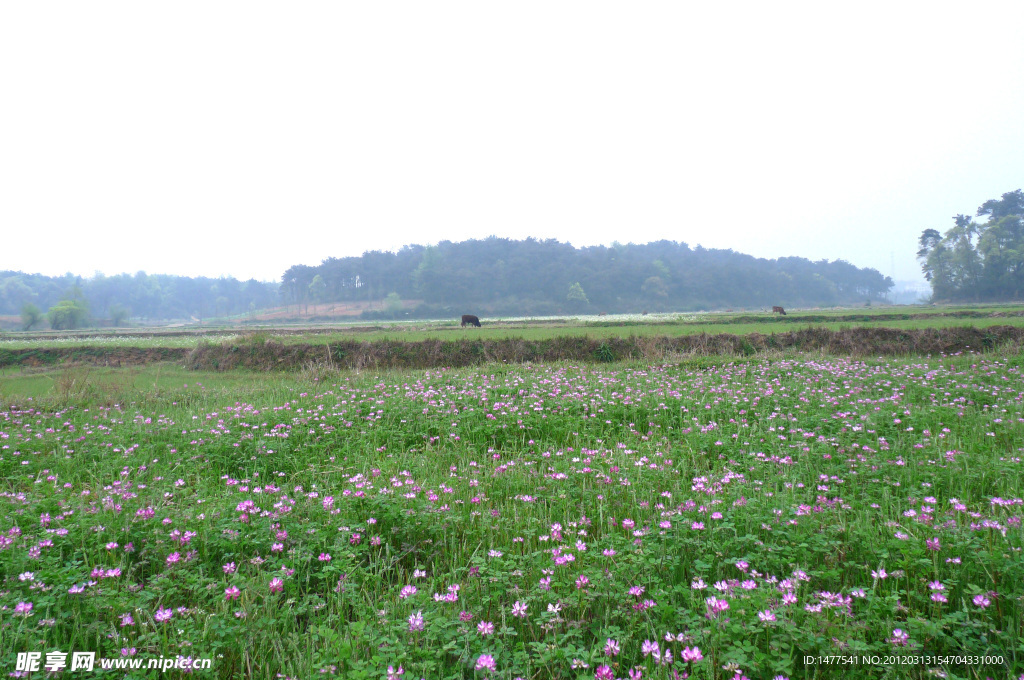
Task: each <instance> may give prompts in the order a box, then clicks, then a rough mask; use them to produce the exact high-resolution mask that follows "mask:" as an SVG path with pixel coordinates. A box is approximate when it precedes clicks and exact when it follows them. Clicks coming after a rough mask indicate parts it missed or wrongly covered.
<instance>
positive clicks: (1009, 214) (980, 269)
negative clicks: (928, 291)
mask: <svg viewBox="0 0 1024 680" xmlns="http://www.w3.org/2000/svg"><path fill="white" fill-rule="evenodd" d="M975 217H984V218H985V221H984V222H978V221H977V220H975V219H974V218H972V217H968V216H966V215H956V216H954V217H953V226H952V227H951V228H950V229H948V230H947V231H946V233H945V234H941V233H939V231H938V230H936V229H925V230H924V232H922V233H921V238H920V241H919V245H920V250H918V251H917V257H918V260H919V261H920V262H921V269H922V271H923V272H924V276H925V278H926V279H927V280H928V281H929V282H930V283H931V286H932V297H933V299H935V300H938V301H960V302H982V301H995V300H1020V299H1021V297H1022V295H1024V193H1022V192H1021V190H1020V189H1017V190H1016V191H1010V192H1007V193H1005V194H1003V195H1002V198H998V199H996V198H994V199H991V200H988V201H985V202H984V203H982V204H981V207H979V208H978V211H977V214H976V215H975Z"/></svg>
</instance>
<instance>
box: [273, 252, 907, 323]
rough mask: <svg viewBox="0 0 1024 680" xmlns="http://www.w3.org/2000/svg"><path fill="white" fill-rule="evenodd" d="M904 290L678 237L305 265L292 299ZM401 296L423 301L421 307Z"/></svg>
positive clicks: (538, 304) (471, 305) (801, 296)
mask: <svg viewBox="0 0 1024 680" xmlns="http://www.w3.org/2000/svg"><path fill="white" fill-rule="evenodd" d="M892 285H893V283H892V280H891V279H889V278H888V277H886V276H883V275H882V274H880V273H879V272H878V271H877V270H875V269H867V268H860V267H856V266H854V265H852V264H850V263H848V262H845V261H843V260H835V261H831V262H830V261H827V260H821V261H818V262H812V261H810V260H808V259H805V258H801V257H783V258H779V259H776V260H769V259H763V258H755V257H752V256H750V255H744V254H742V253H737V252H733V251H732V250H716V249H705V248H702V247H701V246H697V247H695V248H691V247H690V246H688V245H687V244H686V243H677V242H675V241H658V242H655V243H646V244H633V243H630V244H625V245H623V244H619V243H615V244H612V245H611V246H591V247H584V248H575V247H573V246H572V245H570V244H568V243H561V242H559V241H556V240H551V239H549V240H538V239H533V238H528V239H525V240H522V241H516V240H511V239H507V238H498V237H494V236H492V237H489V238H486V239H481V240H475V239H474V240H468V241H462V242H458V243H453V242H451V241H442V242H440V243H438V244H437V245H432V246H423V245H408V246H405V247H403V248H402V249H401V250H399V251H398V252H382V251H371V252H366V253H363V254H362V255H361V256H358V257H344V258H333V257H332V258H328V259H326V260H324V261H323V262H322V263H321V264H320V265H319V266H308V265H295V266H293V267H290V268H289V269H288V270H287V271H285V273H284V275H283V276H282V281H281V295H282V298H283V300H285V301H286V303H288V304H294V305H303V304H310V303H317V302H345V301H377V300H383V299H389V300H391V302H392V304H390V305H388V306H386V307H385V308H384V309H383V310H382V311H380V312H378V313H376V314H377V315H379V316H385V317H386V316H396V315H398V314H403V315H404V314H405V313H410V314H411V315H413V316H419V317H431V316H435V317H443V316H450V315H451V314H452V313H455V312H458V313H462V312H463V311H466V310H470V311H473V312H474V313H484V314H490V315H506V316H518V315H542V314H560V313H570V312H609V313H630V312H637V311H642V310H647V311H652V312H655V311H686V310H700V309H721V308H727V307H746V308H758V307H771V306H772V305H777V304H781V305H784V306H795V307H804V306H832V305H840V304H853V303H859V304H864V303H865V302H867V301H872V300H882V299H884V296H885V295H886V293H887V291H888V290H889V288H890V287H892ZM401 300H415V301H419V303H418V304H417V305H415V306H414V307H413V308H412V309H411V310H410V309H408V308H407V307H406V308H403V306H402V305H401ZM396 301H397V302H398V303H399V304H393V303H394V302H396ZM403 309H404V311H403Z"/></svg>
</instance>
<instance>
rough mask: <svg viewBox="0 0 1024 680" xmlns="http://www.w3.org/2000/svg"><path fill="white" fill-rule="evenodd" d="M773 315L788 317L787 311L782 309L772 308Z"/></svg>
mask: <svg viewBox="0 0 1024 680" xmlns="http://www.w3.org/2000/svg"><path fill="white" fill-rule="evenodd" d="M772 314H781V315H782V316H786V310H785V309H783V308H782V307H772Z"/></svg>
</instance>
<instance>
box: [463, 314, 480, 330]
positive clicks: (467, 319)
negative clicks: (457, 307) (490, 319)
mask: <svg viewBox="0 0 1024 680" xmlns="http://www.w3.org/2000/svg"><path fill="white" fill-rule="evenodd" d="M466 324H469V325H470V326H476V327H477V328H480V317H477V316H473V315H472V314H463V315H462V327H463V328H465V327H466Z"/></svg>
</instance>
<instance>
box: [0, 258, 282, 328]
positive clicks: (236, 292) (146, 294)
mask: <svg viewBox="0 0 1024 680" xmlns="http://www.w3.org/2000/svg"><path fill="white" fill-rule="evenodd" d="M278 289H279V285H278V284H277V283H268V282H264V281H257V280H255V279H250V280H248V281H239V280H237V279H234V278H230V277H225V278H216V279H214V278H206V277H195V278H193V277H188V276H174V275H170V274H146V273H145V272H141V271H140V272H138V273H136V274H119V275H117V276H104V275H103V274H100V273H97V274H95V275H94V276H92V277H81V276H75V275H73V274H65V275H64V276H44V275H42V274H25V273H23V272H17V271H0V314H3V315H19V314H20V315H21V319H22V327H23V328H25V329H26V330H29V329H32V328H38V327H42V326H43V325H46V324H49V325H50V327H52V328H54V329H58V330H60V329H70V328H82V327H85V326H88V325H100V324H102V325H112V326H122V325H124V324H125V323H126V322H127V321H128V320H129V319H131V318H134V319H140V320H145V321H151V320H167V319H199V320H202V319H207V318H210V317H215V316H219V317H222V316H234V315H242V314H247V313H250V312H255V311H256V310H261V309H265V308H267V307H274V306H277V305H278V304H279V296H278Z"/></svg>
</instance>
